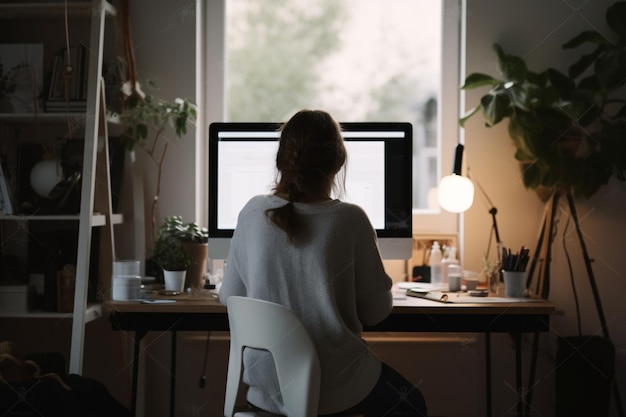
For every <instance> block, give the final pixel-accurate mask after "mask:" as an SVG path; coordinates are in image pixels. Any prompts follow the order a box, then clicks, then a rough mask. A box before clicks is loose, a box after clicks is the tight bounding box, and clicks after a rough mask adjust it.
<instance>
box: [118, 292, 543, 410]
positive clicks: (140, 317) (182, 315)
mask: <svg viewBox="0 0 626 417" xmlns="http://www.w3.org/2000/svg"><path fill="white" fill-rule="evenodd" d="M402 294H403V292H401V291H399V290H397V289H394V307H393V310H392V312H391V314H390V315H389V316H388V317H387V318H386V319H385V320H383V321H382V322H381V323H379V324H377V325H375V326H369V327H367V328H365V331H375V332H454V333H460V332H469V333H484V334H485V336H486V342H485V347H486V348H485V354H486V363H487V386H486V391H487V398H486V400H487V413H488V416H491V347H490V337H489V335H490V334H491V333H510V334H511V335H512V336H513V339H514V341H515V352H516V354H515V369H516V388H517V392H518V404H517V410H518V415H522V406H523V397H522V396H523V385H522V372H521V366H522V356H521V334H522V333H536V332H544V331H547V330H548V328H549V324H550V315H551V314H553V313H554V311H555V306H554V305H553V304H552V303H550V302H548V301H543V300H538V301H523V302H520V301H517V300H516V301H513V302H498V303H487V302H480V301H482V300H480V299H477V300H476V301H477V302H476V303H440V302H436V301H431V300H426V299H421V298H414V297H406V296H403V295H402ZM175 299H176V300H177V301H176V303H171V304H143V303H141V302H137V301H113V302H109V303H107V305H106V307H107V311H108V314H109V320H110V321H111V324H112V326H113V329H114V330H124V331H133V332H135V346H134V361H133V386H132V397H131V412H132V415H134V414H135V402H136V396H137V375H138V363H139V361H138V359H139V352H140V343H141V339H142V338H143V336H145V334H146V333H147V332H149V331H171V332H173V337H172V353H171V354H172V365H171V366H172V385H171V387H170V389H171V393H170V394H171V399H170V414H171V415H172V416H173V415H174V399H175V396H174V391H173V390H174V381H173V380H174V378H175V368H176V332H177V331H227V330H228V315H227V311H226V307H224V306H223V305H221V304H220V303H219V301H218V300H217V298H216V297H215V295H213V294H211V293H209V292H205V293H203V294H200V295H182V296H178V297H176V298H175Z"/></svg>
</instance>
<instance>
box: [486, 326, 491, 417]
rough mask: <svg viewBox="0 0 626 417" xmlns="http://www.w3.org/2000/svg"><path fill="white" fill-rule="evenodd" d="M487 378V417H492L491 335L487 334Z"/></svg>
mask: <svg viewBox="0 0 626 417" xmlns="http://www.w3.org/2000/svg"><path fill="white" fill-rule="evenodd" d="M485 364H486V369H485V373H486V375H485V377H486V380H487V383H486V387H485V391H486V392H487V417H491V334H490V333H489V332H487V333H485Z"/></svg>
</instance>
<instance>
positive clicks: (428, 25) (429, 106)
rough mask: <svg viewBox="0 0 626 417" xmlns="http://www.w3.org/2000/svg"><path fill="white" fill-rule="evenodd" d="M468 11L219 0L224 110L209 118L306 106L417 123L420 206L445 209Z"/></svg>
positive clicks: (211, 7)
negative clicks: (442, 190) (435, 197)
mask: <svg viewBox="0 0 626 417" xmlns="http://www.w3.org/2000/svg"><path fill="white" fill-rule="evenodd" d="M459 10H460V6H459V1H458V0H389V1H385V2H382V1H380V0H263V1H258V0H210V1H209V2H208V4H207V10H206V11H205V14H204V16H206V19H205V20H204V21H205V23H206V27H205V30H206V39H207V41H206V42H207V57H206V58H205V62H206V66H207V69H206V70H207V74H208V75H209V78H208V79H209V84H208V86H207V94H209V95H210V96H211V97H212V101H213V103H215V102H216V100H219V99H220V98H221V100H220V102H221V106H219V105H218V106H215V105H214V106H215V107H213V108H212V109H211V108H209V114H208V115H207V117H208V121H209V122H210V121H222V120H223V121H283V120H286V119H287V118H289V117H290V116H291V115H292V114H293V113H294V112H296V111H297V110H300V109H302V108H320V109H324V110H327V111H329V112H330V113H331V114H333V116H335V117H336V118H337V119H338V120H339V121H350V122H353V121H409V122H411V123H412V124H413V129H414V133H413V135H414V144H413V148H414V168H413V171H414V180H413V183H414V197H413V200H414V209H415V210H416V213H422V214H424V213H429V212H431V213H432V212H433V211H437V208H436V207H433V204H432V203H430V204H429V192H430V191H431V190H432V188H433V187H435V186H436V184H437V183H438V181H439V178H440V177H441V172H444V171H443V170H446V171H445V172H447V171H448V170H451V168H447V167H451V164H452V152H453V147H454V144H456V142H457V138H458V129H457V128H456V126H458V124H457V118H458V85H459V79H460V77H459V72H458V68H459V65H458V63H459V61H458V50H459V33H460V32H459V21H460V16H461V13H460V12H459ZM442 52H445V53H442ZM211 80H213V82H211ZM219 84H221V85H219ZM446 86H447V88H448V91H446V90H445V89H446ZM446 94H447V95H448V97H446ZM446 117H447V118H448V121H447V122H446V121H445V118H446ZM446 129H447V130H448V131H446ZM442 138H443V139H444V140H446V141H449V142H450V145H448V146H445V147H442ZM442 151H444V152H443V159H441V158H439V157H438V156H439V155H440V154H442ZM448 159H449V162H448ZM442 162H443V163H442ZM430 201H431V202H432V198H431V199H430ZM453 223H454V222H453ZM455 226H456V225H455ZM453 231H454V232H456V230H453Z"/></svg>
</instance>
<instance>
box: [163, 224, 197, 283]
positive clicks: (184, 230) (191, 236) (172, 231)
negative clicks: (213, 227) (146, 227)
mask: <svg viewBox="0 0 626 417" xmlns="http://www.w3.org/2000/svg"><path fill="white" fill-rule="evenodd" d="M161 236H168V239H169V238H173V239H175V240H176V241H177V242H176V244H177V246H180V247H182V248H183V250H185V251H186V252H187V254H188V255H189V261H190V262H189V264H188V265H187V266H186V267H185V269H186V271H187V277H186V281H187V286H189V287H191V288H195V289H201V288H203V287H204V274H205V272H206V265H207V260H208V240H209V232H208V230H207V229H206V228H205V227H200V226H198V224H197V223H195V222H190V223H184V222H183V219H182V217H181V216H168V217H166V218H165V220H164V221H163V224H162V225H161V226H160V227H159V238H158V239H157V242H158V241H159V240H160V239H161ZM170 243H171V242H170ZM156 249H157V245H156V244H155V251H156ZM159 249H160V248H159ZM155 262H157V260H156V259H155ZM157 263H158V262H157Z"/></svg>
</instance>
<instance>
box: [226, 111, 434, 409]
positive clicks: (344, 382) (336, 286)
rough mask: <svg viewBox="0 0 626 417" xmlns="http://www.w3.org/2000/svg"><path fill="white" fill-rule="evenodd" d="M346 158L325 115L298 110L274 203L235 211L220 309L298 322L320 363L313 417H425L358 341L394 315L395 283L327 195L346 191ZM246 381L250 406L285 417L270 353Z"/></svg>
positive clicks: (250, 357)
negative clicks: (262, 311)
mask: <svg viewBox="0 0 626 417" xmlns="http://www.w3.org/2000/svg"><path fill="white" fill-rule="evenodd" d="M346 158H347V155H346V149H345V147H344V143H343V138H342V136H341V128H340V126H339V124H338V123H337V122H336V121H335V120H334V119H333V118H332V117H331V116H330V115H329V114H328V113H326V112H323V111H319V110H302V111H300V112H298V113H296V114H295V115H294V116H293V117H292V118H291V119H290V120H289V121H288V122H287V123H285V124H284V125H283V126H282V129H281V138H280V142H279V149H278V152H277V154H276V167H277V169H278V172H279V176H278V178H277V183H276V185H275V187H274V189H273V191H274V193H273V194H271V195H260V196H256V197H253V198H252V199H251V200H250V201H249V202H248V203H247V204H246V206H245V207H244V208H243V209H242V210H241V212H240V214H239V218H238V221H237V227H236V229H235V233H234V235H233V239H232V241H231V247H230V252H229V255H228V259H227V262H226V268H225V272H224V279H223V282H222V286H221V288H220V292H219V297H220V301H221V302H222V303H223V304H226V300H227V298H228V297H229V296H232V295H239V296H246V297H251V298H256V299H261V300H267V301H271V302H274V303H278V304H281V305H284V306H286V307H288V308H290V309H291V310H293V311H294V312H295V314H296V315H297V316H298V317H299V318H300V320H301V321H302V322H303V324H304V326H305V327H306V329H307V331H308V333H309V334H310V336H311V338H312V339H313V341H314V343H315V345H316V348H317V352H318V355H319V359H320V365H321V371H322V378H321V387H320V401H319V410H318V412H319V414H321V415H332V414H335V413H341V414H345V413H350V414H362V415H364V416H367V417H369V416H372V417H374V416H375V417H380V416H394V415H397V416H400V415H401V416H426V405H425V402H424V398H423V396H422V394H421V392H420V391H419V390H418V389H417V388H416V387H415V386H413V385H412V384H411V383H410V382H409V381H407V380H406V379H405V378H404V377H402V376H401V375H400V374H399V373H398V372H396V371H395V370H393V369H392V368H390V367H389V366H388V365H386V364H384V363H381V361H380V360H379V359H378V358H377V357H376V355H375V354H374V353H373V352H372V351H371V350H370V349H369V347H368V346H367V345H366V343H365V342H364V341H363V340H362V338H361V331H362V329H363V326H364V325H373V324H376V323H378V322H380V321H382V320H383V319H384V318H385V317H387V315H388V314H389V313H390V312H391V308H392V296H391V285H392V280H391V278H389V276H388V275H387V274H386V273H385V270H384V268H383V264H382V260H381V257H380V253H379V250H378V245H377V240H376V234H375V231H374V229H373V227H372V225H371V223H370V221H369V219H368V218H367V215H366V214H365V212H364V211H363V210H362V209H361V208H360V207H359V206H356V205H354V204H350V203H345V202H342V201H340V200H334V199H332V198H331V197H330V195H331V190H333V188H337V189H339V191H343V185H341V186H339V185H338V184H337V182H336V177H337V174H338V173H339V172H340V170H342V167H343V172H345V162H346ZM252 363H254V366H246V365H249V364H252ZM243 381H244V382H245V383H246V384H248V385H249V390H248V394H247V400H248V403H249V404H250V405H251V406H253V407H256V408H259V409H261V410H265V411H269V412H272V413H279V414H281V413H282V414H284V413H285V410H284V409H283V405H282V402H281V399H280V395H279V393H280V389H279V386H278V380H277V378H276V373H275V371H274V368H273V361H272V359H271V355H270V354H269V353H268V352H265V351H260V350H254V349H246V351H245V352H244V375H243Z"/></svg>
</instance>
